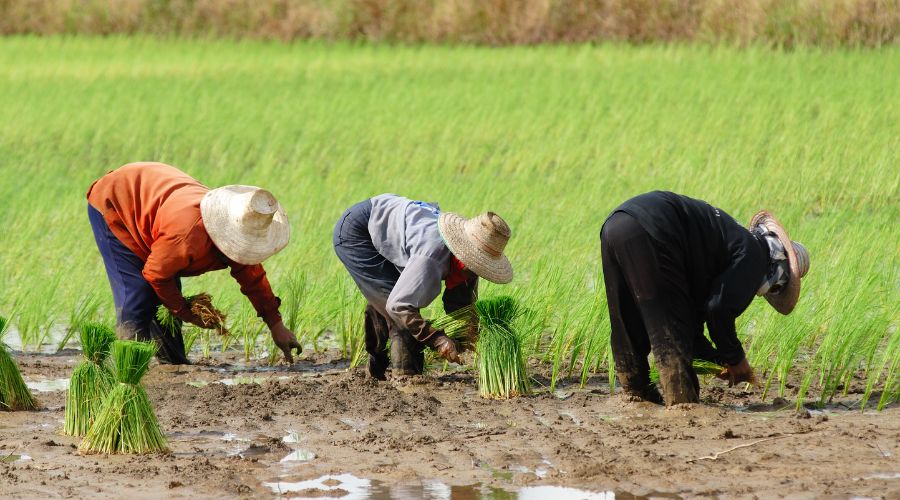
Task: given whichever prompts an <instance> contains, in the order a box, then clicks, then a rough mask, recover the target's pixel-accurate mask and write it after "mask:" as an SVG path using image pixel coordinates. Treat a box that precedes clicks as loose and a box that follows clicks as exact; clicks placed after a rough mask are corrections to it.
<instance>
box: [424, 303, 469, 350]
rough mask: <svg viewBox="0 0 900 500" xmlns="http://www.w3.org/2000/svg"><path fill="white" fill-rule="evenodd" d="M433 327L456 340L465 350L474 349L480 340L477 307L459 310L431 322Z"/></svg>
mask: <svg viewBox="0 0 900 500" xmlns="http://www.w3.org/2000/svg"><path fill="white" fill-rule="evenodd" d="M431 326H432V327H433V328H435V329H437V330H441V331H443V332H444V334H446V335H447V336H448V337H450V338H451V339H453V340H455V341H456V342H457V343H458V344H459V345H460V346H461V347H462V348H463V349H472V348H474V347H475V342H476V341H477V340H478V316H477V312H476V311H475V305H470V306H466V307H463V308H460V309H457V310H455V311H453V312H451V313H449V314H445V315H444V316H441V317H440V318H437V319H435V320H432V321H431Z"/></svg>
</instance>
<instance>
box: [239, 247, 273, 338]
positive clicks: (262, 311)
mask: <svg viewBox="0 0 900 500" xmlns="http://www.w3.org/2000/svg"><path fill="white" fill-rule="evenodd" d="M228 266H229V267H230V268H231V276H232V277H234V279H235V281H237V282H238V284H239V285H240V286H241V293H243V294H244V295H245V296H246V297H247V298H248V299H249V300H250V303H251V304H253V308H254V309H255V310H256V314H257V315H259V317H260V318H262V320H263V321H265V322H266V324H267V325H269V327H270V328H271V326H272V325H274V324H276V323H278V322H279V321H281V313H280V312H278V308H279V307H280V306H281V299H279V298H278V297H276V296H275V293H274V292H272V286H271V285H270V284H269V279H268V278H267V277H266V271H265V269H263V266H262V264H256V265H252V266H246V265H243V264H238V263H237V262H229V263H228Z"/></svg>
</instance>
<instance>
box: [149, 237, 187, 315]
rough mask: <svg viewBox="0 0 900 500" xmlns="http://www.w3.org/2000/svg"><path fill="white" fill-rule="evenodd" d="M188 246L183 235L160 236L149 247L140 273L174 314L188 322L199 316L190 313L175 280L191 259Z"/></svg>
mask: <svg viewBox="0 0 900 500" xmlns="http://www.w3.org/2000/svg"><path fill="white" fill-rule="evenodd" d="M185 248H186V247H185V245H183V244H182V238H181V237H180V236H166V235H162V236H160V237H158V238H157V239H156V241H154V242H153V244H152V245H151V246H150V255H149V256H148V257H147V261H146V262H145V263H144V269H143V270H142V271H141V275H142V276H143V277H144V279H145V280H147V283H150V286H151V287H152V288H153V291H155V292H156V295H157V296H158V297H159V300H160V301H161V302H162V304H163V305H164V306H166V308H168V309H169V311H172V314H173V315H175V317H177V318H179V319H181V320H182V321H186V322H188V323H195V322H196V321H197V318H196V317H195V316H194V314H193V313H191V309H190V307H189V306H188V303H187V301H186V300H185V299H184V296H183V295H182V294H181V290H179V289H178V283H177V282H176V279H177V277H178V273H179V272H181V270H183V269H184V268H186V267H187V266H188V263H189V262H190V258H189V256H188V255H187V252H186V251H185Z"/></svg>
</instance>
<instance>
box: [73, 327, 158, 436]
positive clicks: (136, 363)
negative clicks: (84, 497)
mask: <svg viewBox="0 0 900 500" xmlns="http://www.w3.org/2000/svg"><path fill="white" fill-rule="evenodd" d="M155 353H156V346H155V345H154V344H153V343H151V342H138V341H133V340H117V341H115V342H114V343H113V347H112V354H113V361H114V366H115V370H114V372H115V376H116V382H117V383H116V384H115V387H113V389H112V390H111V391H110V392H109V394H107V395H106V398H104V399H103V404H102V405H101V406H100V410H99V412H98V413H97V417H96V419H95V420H94V424H93V425H92V426H91V428H90V429H89V430H88V432H87V434H86V435H85V437H84V440H83V441H82V442H81V445H80V446H79V447H78V450H79V451H80V452H82V453H107V454H109V453H137V454H142V453H158V452H161V453H164V452H167V451H168V448H167V445H166V437H165V436H164V435H163V433H162V430H161V429H160V428H159V422H158V421H157V420H156V414H155V413H154V412H153V405H152V404H151V403H150V399H149V398H148V397H147V392H146V391H145V390H144V388H143V387H142V386H141V385H140V382H141V377H143V376H144V374H145V373H146V372H147V369H148V367H149V366H150V360H151V359H153V356H154V354H155Z"/></svg>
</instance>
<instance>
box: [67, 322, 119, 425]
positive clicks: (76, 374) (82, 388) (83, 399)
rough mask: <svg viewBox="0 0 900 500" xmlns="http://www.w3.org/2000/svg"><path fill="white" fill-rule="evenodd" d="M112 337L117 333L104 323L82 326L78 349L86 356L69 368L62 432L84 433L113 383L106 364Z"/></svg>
mask: <svg viewBox="0 0 900 500" xmlns="http://www.w3.org/2000/svg"><path fill="white" fill-rule="evenodd" d="M115 340H116V333H115V332H114V331H113V330H112V328H110V327H108V326H106V325H104V324H101V323H83V324H82V325H81V352H82V354H84V358H85V359H83V360H82V361H81V362H80V363H78V366H76V367H75V369H74V370H73V371H72V378H71V379H70V381H69V391H68V393H67V394H66V419H65V425H64V426H63V433H64V434H67V435H69V436H84V435H85V434H87V431H88V429H90V427H91V424H93V423H94V418H95V417H96V416H97V412H98V410H99V409H100V405H101V403H102V402H103V399H104V398H105V397H106V395H107V394H108V393H109V391H110V390H111V389H112V387H113V384H114V383H115V376H114V375H113V372H112V370H111V369H110V368H109V366H107V365H106V358H107V357H109V350H110V346H112V343H113V342H114V341H115Z"/></svg>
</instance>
